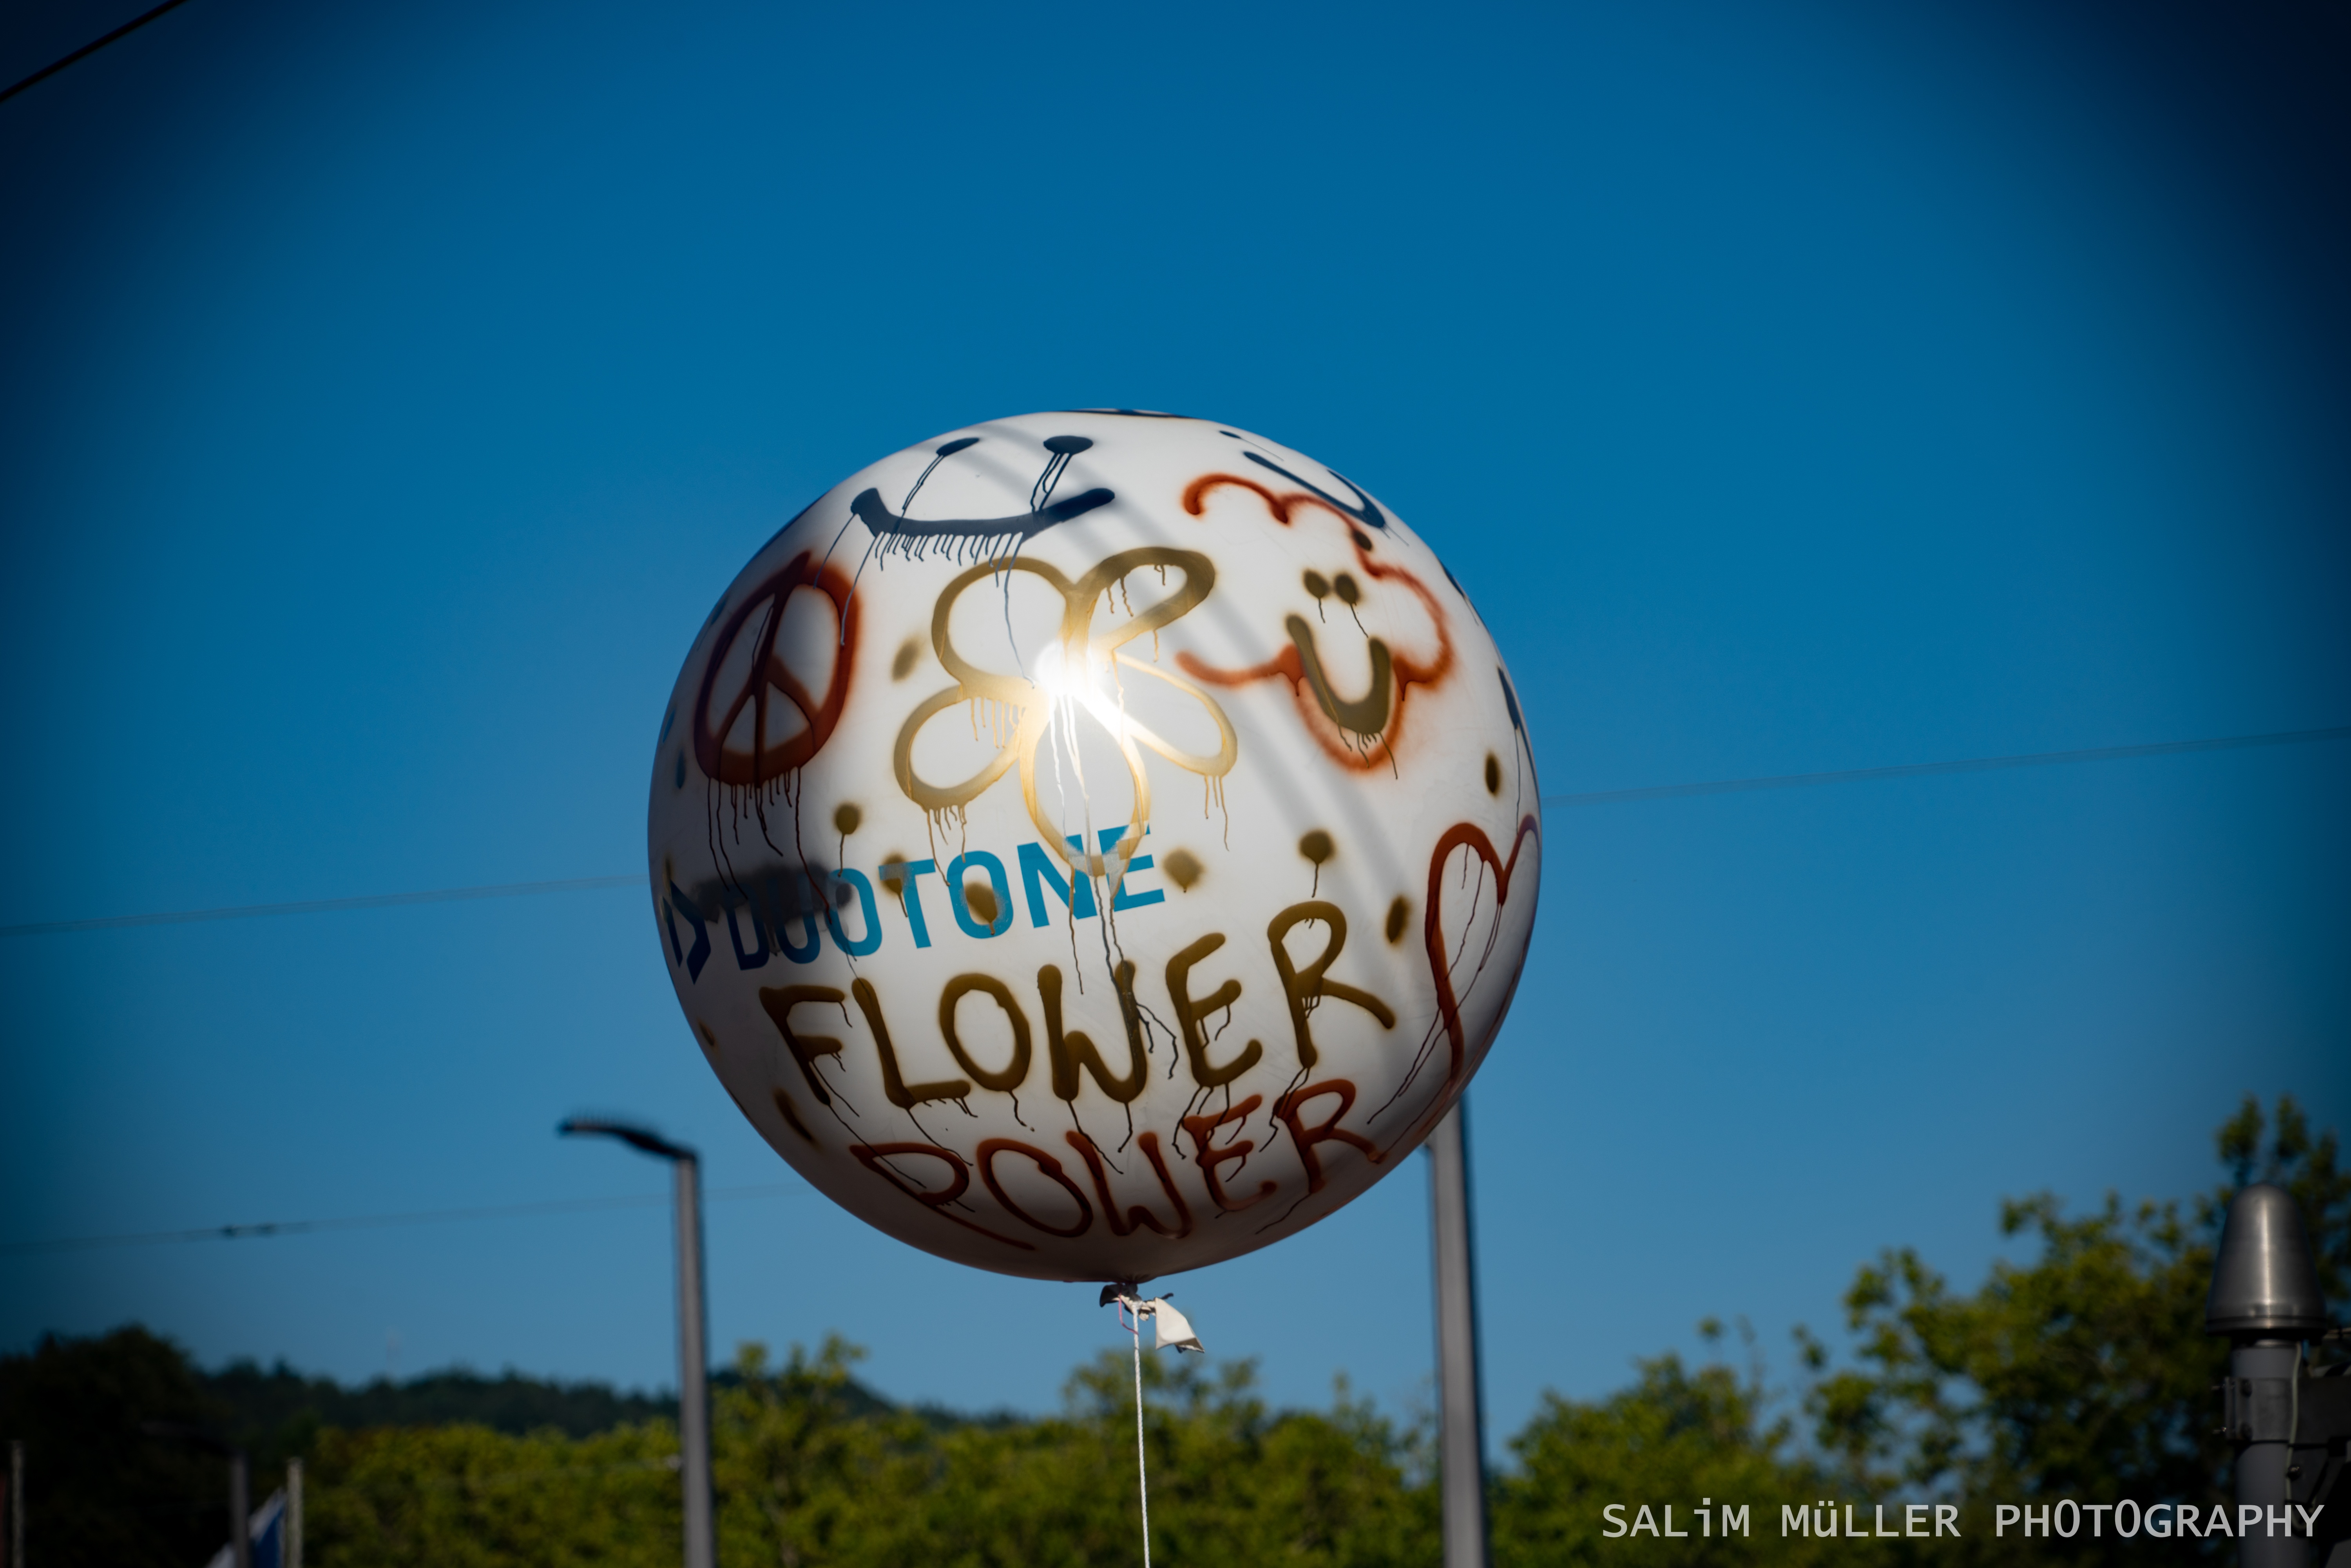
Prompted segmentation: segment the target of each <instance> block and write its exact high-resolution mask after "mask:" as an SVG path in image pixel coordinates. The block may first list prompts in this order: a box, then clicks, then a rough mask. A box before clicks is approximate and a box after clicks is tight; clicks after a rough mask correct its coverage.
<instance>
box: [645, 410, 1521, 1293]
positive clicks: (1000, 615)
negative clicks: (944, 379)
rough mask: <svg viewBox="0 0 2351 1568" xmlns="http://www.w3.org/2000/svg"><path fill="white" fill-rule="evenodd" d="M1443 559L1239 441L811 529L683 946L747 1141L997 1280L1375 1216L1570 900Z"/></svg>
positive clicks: (1516, 744)
mask: <svg viewBox="0 0 2351 1568" xmlns="http://www.w3.org/2000/svg"><path fill="white" fill-rule="evenodd" d="M1538 795H1539V791H1538V789H1537V788H1536V784H1535V777H1534V761H1533V757H1532V754H1531V751H1530V749H1529V747H1528V743H1527V737H1526V730H1525V726H1524V724H1523V722H1522V719H1521V710H1520V705H1519V702H1518V699H1517V696H1516V695H1515V694H1514V692H1513V691H1512V689H1511V685H1510V675H1509V674H1508V673H1507V672H1506V671H1505V670H1504V669H1503V667H1502V663H1501V659H1500V656H1499V653H1497V652H1496V650H1495V648H1494V644H1493V641H1492V639H1491V638H1490V637H1489V635H1488V633H1487V632H1486V629H1485V627H1484V625H1483V624H1482V623H1481V622H1479V619H1478V615H1477V612H1475V611H1474V610H1473V609H1472V608H1471V607H1470V604H1469V601H1468V598H1467V597H1466V596H1464V595H1463V593H1462V592H1461V591H1460V589H1459V587H1458V585H1457V584H1456V583H1455V582H1454V581H1453V580H1452V578H1451V576H1450V575H1449V574H1448V573H1447V571H1446V570H1445V569H1444V567H1443V566H1441V565H1440V564H1439V563H1438V562H1437V558H1436V557H1435V555H1433V554H1432V553H1431V552H1430V550H1429V549H1428V547H1427V546H1426V545H1425V544H1423V543H1422V542H1421V540H1420V539H1419V538H1417V537H1416V536H1415V535H1414V534H1413V533H1412V532H1411V531H1410V530H1409V529H1407V528H1405V526H1404V525H1403V523H1402V522H1400V521H1399V520H1398V519H1397V518H1396V517H1395V516H1394V514H1392V513H1390V512H1389V511H1387V510H1386V508H1384V507H1382V506H1381V505H1380V504H1379V503H1378V502H1376V501H1374V499H1373V498H1372V497H1369V496H1368V495H1366V494H1364V492H1363V491H1362V490H1360V489H1358V488H1356V487H1355V486H1353V484H1351V483H1350V482H1348V481H1347V480H1346V479H1344V478H1343V477H1341V476H1339V475H1337V474H1336V473H1334V472H1332V471H1331V470H1330V469H1327V468H1325V467H1323V466H1322V465H1320V464H1317V463H1315V462H1313V461H1312V460H1311V459H1309V458H1306V457H1303V456H1301V455H1299V454H1297V453H1295V452H1292V451H1290V449H1289V448H1287V447H1284V446H1280V445H1279V444H1275V443H1272V442H1270V441H1265V440H1262V439H1260V438H1259V437H1257V436H1254V435H1250V434H1248V433H1246V432H1243V431H1237V430H1232V429H1228V428H1227V427H1224V426H1221V425H1217V424H1214V423H1205V422H1202V421H1197V420H1188V419H1174V418H1167V417H1165V416H1160V415H1154V414H1139V413H1123V412H1113V411H1093V412H1085V413H1049V414H1035V415H1030V416H1028V417H1025V418H1019V419H1006V420H999V421H997V422H995V423H988V424H982V425H975V426H973V427H971V428H970V429H968V430H966V431H962V432H959V433H957V434H955V435H953V436H950V437H947V438H945V439H942V440H939V441H935V442H930V443H927V444H924V445H922V446H918V447H910V448H908V449H907V450H905V451H904V452H901V453H899V454H897V455H894V456H892V457H888V458H884V459H883V461H881V462H880V463H877V464H875V465H872V467H870V468H867V469H865V470H864V471H863V472H862V473H860V474H857V475H855V476H852V477H851V478H849V479H847V480H845V481H843V482H842V483H841V484H840V485H839V486H835V487H834V488H833V489H832V490H831V491H830V492H828V493H827V494H826V495H825V496H824V497H821V498H820V499H819V500H818V501H817V502H816V503H815V504H814V505H812V506H810V507H809V508H808V509H807V510H806V511H804V512H802V513H801V514H800V515H799V517H795V518H794V519H793V520H792V521H791V522H790V523H789V525H787V526H786V527H785V528H784V529H783V530H782V531H781V532H779V533H778V534H777V535H776V537H775V538H772V539H770V540H768V543H767V545H766V546H765V547H764V548H763V549H761V550H760V551H759V552H758V555H757V556H755V557H754V558H753V559H752V560H751V563H750V565H749V566H747V567H746V568H745V569H744V570H743V572H742V574H741V575H740V576H739V577H737V579H736V580H735V583H734V585H733V586H732V587H730V588H729V589H728V590H727V591H726V595H725V597H723V598H722V599H720V600H719V601H718V605H717V607H716V609H715V610H713V611H712V612H710V618H709V620H708V622H706V623H705V625H704V627H703V628H702V631H701V633H700V634H699V635H698V636H697V637H696V638H695V644H694V649H693V651H692V653H689V654H688V655H687V656H686V661H685V668H684V671H683V672H682V673H681V674H680V675H679V676H678V683H677V688H676V691H675V694H674V696H673V697H672V700H671V704H670V707H669V711H668V713H667V714H666V715H665V716H664V718H663V721H662V732H661V743H660V747H659V751H658V754H657V756H656V758H655V759H654V765H653V802H652V807H651V810H650V812H649V820H650V832H649V838H650V852H651V858H652V870H653V889H654V900H653V902H654V911H653V913H654V921H655V925H656V926H657V927H658V930H659V934H660V941H661V945H662V951H663V955H664V957H665V958H666V959H667V960H668V961H669V965H670V974H671V978H672V980H673V981H674V984H675V986H676V988H677V996H678V1000H679V1002H680V1004H681V1005H682V1006H683V1007H684V1009H685V1014H686V1018H687V1019H688V1020H689V1021H690V1022H691V1024H692V1025H693V1029H694V1032H695V1036H696V1037H697V1038H698V1039H699V1040H701V1042H702V1045H703V1049H704V1051H705V1053H706V1055H707V1056H708V1058H709V1061H710V1063H711V1066H712V1067H713V1068H714V1069H716V1071H717V1073H718V1075H719V1077H720V1078H721V1079H722V1080H723V1081H724V1082H725V1083H726V1087H727V1089H728V1091H729V1092H731V1093H732V1094H733V1095H734V1097H735V1100H736V1103H737V1104H739V1105H740V1106H741V1107H742V1109H743V1113H744V1114H745V1115H747V1116H748V1117H749V1118H750V1119H751V1121H752V1123H753V1124H755V1125H756V1126H757V1127H758V1129H759V1131H760V1132H761V1134H764V1135H765V1136H766V1137H767V1139H768V1142H769V1143H770V1144H772V1145H774V1146H775V1148H776V1150H777V1152H778V1153H779V1154H781V1155H783V1156H784V1158H785V1159H786V1160H788V1161H789V1162H790V1164H791V1165H792V1166H793V1167H794V1168H795V1169H797V1170H799V1172H800V1173H801V1174H802V1175H803V1176H807V1177H808V1178H809V1180H810V1181H811V1182H813V1183H814V1184H815V1185H816V1186H818V1187H819V1188H820V1189H821V1190H822V1191H823V1192H824V1193H825V1194H826V1195H827V1196H829V1197H831V1198H833V1199H834V1200H835V1201H836V1202H838V1203H840V1204H841V1205H842V1206H843V1207H846V1208H848V1209H849V1210H851V1211H852V1213H854V1214H856V1215H858V1216H859V1217H861V1218H863V1219H865V1220H867V1221H869V1222H870V1223H872V1224H873V1225H875V1226H878V1227H880V1228H882V1229H883V1230H885V1231H887V1232H889V1233H890V1234H891V1235H893V1236H896V1237H899V1238H901V1239H904V1240H906V1241H909V1242H912V1243H913V1244H914V1245H915V1246H917V1247H921V1248H923V1249H926V1250H928V1251H931V1252H935V1253H937V1254H939V1255H941V1256H943V1257H946V1258H952V1259H955V1260H957V1261H960V1262H965V1263H970V1264H975V1265H977V1266H978V1267H981V1268H985V1269H993V1270H999V1271H1002V1272H1005V1273H1009V1274H1022V1275H1029V1276H1032V1277H1036V1278H1041V1279H1055V1280H1087V1281H1128V1282H1133V1281H1142V1280H1145V1279H1149V1278H1152V1277H1153V1276H1155V1275H1159V1274H1164V1273H1167V1272H1170V1271H1172V1270H1178V1269H1189V1268H1196V1267H1198V1266H1200V1265H1202V1264H1206V1263H1211V1262H1215V1261H1217V1260H1219V1259H1224V1258H1229V1257H1233V1256H1235V1255H1236V1254H1238V1253H1241V1252H1246V1251H1249V1250H1251V1249H1255V1248H1258V1247H1262V1246H1265V1245H1267V1244H1268V1243H1270V1242H1272V1241H1276V1240H1279V1239H1281V1238H1282V1237H1284V1236H1287V1235H1290V1234H1291V1233H1292V1232H1295V1231H1297V1230H1300V1229H1302V1228H1305V1227H1306V1226H1308V1225H1311V1224H1312V1223H1313V1222H1314V1221H1315V1220H1317V1219H1320V1218H1322V1217H1323V1216H1325V1215H1327V1214H1329V1213H1331V1212H1332V1210H1333V1209H1335V1208H1337V1207H1339V1206H1340V1205H1342V1204H1343V1203H1345V1202H1347V1201H1348V1200H1349V1199H1351V1198H1353V1197H1355V1196H1356V1195H1358V1194H1359V1193H1361V1192H1363V1191H1364V1189H1365V1188H1367V1187H1369V1186H1371V1184H1372V1183H1373V1182H1374V1181H1376V1180H1378V1179H1379V1177H1380V1176H1382V1175H1383V1174H1384V1173H1385V1172H1387V1171H1390V1170H1393V1169H1394V1168H1395V1166H1397V1164H1398V1163H1400V1161H1401V1159H1402V1157H1403V1155H1405V1154H1406V1153H1408V1152H1410V1151H1411V1150H1412V1149H1413V1148H1414V1147H1416V1145H1418V1144H1419V1142H1420V1140H1421V1139H1422V1138H1423V1137H1424V1136H1426V1134H1427V1132H1428V1130H1429V1128H1430V1127H1431V1126H1432V1125H1434V1124H1435V1123H1436V1121H1437V1118H1438V1117H1440V1116H1441V1115H1443V1114H1444V1113H1445V1111H1446V1110H1447V1108H1448V1107H1449V1106H1450V1105H1451V1104H1452V1103H1453V1102H1454V1100H1455V1099H1456V1098H1457V1097H1458V1095H1459V1093H1460V1092H1461V1090H1462V1088H1463V1086H1464V1085H1465V1084H1467V1083H1468V1080H1469V1076H1470V1074H1471V1073H1473V1072H1474V1071H1477V1068H1478V1064H1479V1061H1480V1060H1481V1059H1482V1058H1483V1057H1484V1055H1485V1053H1486V1050H1487V1048H1488V1046H1489V1044H1490V1043H1491V1042H1492V1040H1493V1038H1494V1034H1495V1031H1496V1030H1498V1029H1499V1027H1500V1024H1501V1019H1502V1014H1503V1011H1504V1009H1506V1008H1507V1007H1508V1006H1509V1003H1510V993H1511V990H1512V988H1513V987H1514V986H1515V985H1516V983H1517V980H1518V975H1519V969H1520V965H1521V963H1522V962H1523V961H1524V959H1525V956H1526V949H1527V941H1528V936H1529V934H1530V932H1531V929H1532V927H1533V923H1534V913H1535V894H1536V888H1537V884H1538V882H1539V881H1540V873H1541V864H1540V860H1541V831H1540V808H1539V806H1538V804H1537V797H1538Z"/></svg>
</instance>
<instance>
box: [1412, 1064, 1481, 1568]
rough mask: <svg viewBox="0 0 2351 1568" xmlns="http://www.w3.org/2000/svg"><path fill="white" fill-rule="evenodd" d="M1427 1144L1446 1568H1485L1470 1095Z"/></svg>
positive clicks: (1455, 1106) (1447, 1115)
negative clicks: (1471, 1213)
mask: <svg viewBox="0 0 2351 1568" xmlns="http://www.w3.org/2000/svg"><path fill="white" fill-rule="evenodd" d="M1422 1146H1423V1147H1425V1148H1426V1149H1427V1150H1428V1159H1429V1170H1428V1197H1429V1209H1430V1219H1431V1224H1430V1226H1429V1231H1430V1239H1431V1241H1432V1243H1433V1245H1434V1249H1435V1251H1436V1259H1435V1264H1436V1266H1435V1269H1434V1270H1433V1271H1434V1273H1435V1274H1436V1277H1437V1460H1438V1462H1437V1490H1438V1493H1439V1495H1440V1496H1441V1498H1442V1499H1443V1504H1444V1525H1443V1531H1444V1540H1445V1559H1444V1561H1445V1568H1486V1435H1485V1420H1484V1413H1483V1412H1482V1411H1481V1410H1480V1409H1479V1387H1478V1385H1479V1376H1478V1372H1479V1368H1478V1259H1477V1253H1476V1250H1475V1249H1474V1247H1473V1246H1472V1240H1473V1238H1472V1237H1471V1235H1470V1230H1469V1100H1468V1096H1467V1095H1464V1096H1463V1097H1462V1098H1460V1099H1459V1100H1457V1101H1455V1102H1454V1103H1453V1109H1452V1110H1450V1111H1447V1113H1445V1119H1444V1120H1443V1121H1441V1122H1439V1123H1437V1130H1436V1131H1435V1132H1433V1133H1431V1134H1429V1135H1428V1142H1427V1143H1426V1145H1422Z"/></svg>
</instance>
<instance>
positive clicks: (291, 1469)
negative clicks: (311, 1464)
mask: <svg viewBox="0 0 2351 1568" xmlns="http://www.w3.org/2000/svg"><path fill="white" fill-rule="evenodd" d="M284 1529H285V1533H284V1534H283V1535H281V1536H280V1537H279V1538H278V1539H279V1540H281V1541H282V1542H285V1552H286V1564H285V1568H302V1461H301V1460H299V1459H288V1460H287V1461H286V1523H285V1527H284Z"/></svg>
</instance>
